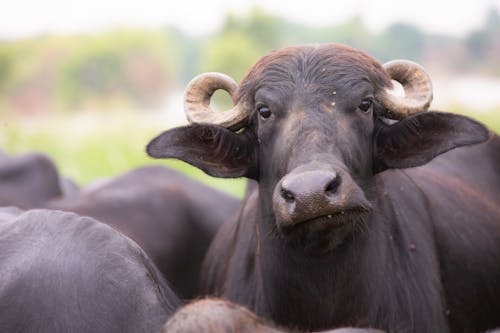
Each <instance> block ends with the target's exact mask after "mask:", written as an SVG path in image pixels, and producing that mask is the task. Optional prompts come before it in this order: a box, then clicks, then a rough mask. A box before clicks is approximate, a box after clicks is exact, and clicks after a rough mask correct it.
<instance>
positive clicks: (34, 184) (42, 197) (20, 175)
mask: <svg viewBox="0 0 500 333" xmlns="http://www.w3.org/2000/svg"><path fill="white" fill-rule="evenodd" d="M75 189H76V185H75V184H74V183H72V182H71V181H70V180H67V179H63V178H61V177H59V173H58V171H57V168H56V166H55V164H54V163H53V161H52V160H51V159H50V158H49V157H47V156H46V155H44V154H40V153H30V154H24V155H18V156H13V155H8V154H6V153H3V152H1V151H0V206H18V207H22V208H35V207H40V206H42V205H43V204H44V203H45V202H46V201H48V200H51V199H54V198H58V197H60V196H63V195H64V194H66V193H68V192H74V191H75Z"/></svg>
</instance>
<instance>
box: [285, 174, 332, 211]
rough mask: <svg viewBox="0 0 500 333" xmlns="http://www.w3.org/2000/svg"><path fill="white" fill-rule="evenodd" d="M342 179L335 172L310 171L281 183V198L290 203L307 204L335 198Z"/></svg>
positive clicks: (290, 177) (289, 177) (287, 178)
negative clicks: (326, 198)
mask: <svg viewBox="0 0 500 333" xmlns="http://www.w3.org/2000/svg"><path fill="white" fill-rule="evenodd" d="M340 183H341V179H340V177H339V175H338V174H337V173H335V172H333V171H309V172H302V173H299V174H295V175H289V176H287V177H286V178H285V179H283V181H282V182H281V188H280V196H281V197H282V198H283V199H284V200H285V201H286V202H288V203H299V204H300V203H305V202H308V201H313V200H321V199H324V198H325V197H331V196H334V195H335V194H336V193H337V190H338V188H339V186H340Z"/></svg>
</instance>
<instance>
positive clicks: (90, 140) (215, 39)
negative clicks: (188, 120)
mask: <svg viewBox="0 0 500 333" xmlns="http://www.w3.org/2000/svg"><path fill="white" fill-rule="evenodd" d="M498 36H500V15H499V13H498V12H497V11H495V10H491V11H490V13H489V16H488V19H487V20H486V22H485V23H484V25H483V26H482V27H481V28H480V29H478V30H476V31H474V32H471V33H470V34H469V35H467V36H465V37H462V38H457V37H450V36H445V35H434V34H427V33H425V32H423V31H421V30H419V29H418V28H417V27H415V26H412V25H408V24H406V23H396V24H393V25H392V26H390V27H388V28H387V29H386V30H385V31H383V32H381V33H373V32H370V31H369V30H368V29H367V28H366V27H365V25H364V24H363V21H362V20H361V19H360V18H359V17H353V18H352V19H351V20H348V21H346V22H344V23H343V24H341V25H335V26H325V27H321V28H312V27H308V26H304V25H302V24H298V23H296V22H290V21H287V20H285V19H283V18H281V17H278V16H274V15H271V14H269V13H267V12H264V11H262V10H261V9H259V8H254V9H253V10H252V11H251V12H250V13H249V14H248V15H246V16H237V15H235V14H228V15H227V17H226V19H225V23H224V25H223V26H222V28H221V29H220V30H219V31H217V32H216V33H214V34H211V35H205V36H202V37H195V38H193V37H188V36H185V35H183V34H182V33H181V32H179V31H177V30H175V29H173V28H171V27H164V28H163V29H158V30H138V29H135V30H116V31H109V32H107V33H105V34H99V35H68V36H40V37H37V38H32V39H25V40H16V41H0V149H4V150H7V151H8V152H11V153H22V152H26V151H31V150H37V151H42V152H46V153H48V154H49V155H50V156H51V157H53V158H54V159H55V160H56V163H57V164H58V165H59V166H60V168H61V170H62V173H63V174H65V175H67V176H69V177H71V178H73V179H75V180H77V181H78V182H79V183H80V184H87V183H89V182H91V181H93V180H95V179H97V178H101V177H110V176H113V175H117V174H119V173H121V172H124V171H126V170H128V169H130V168H132V167H135V166H139V165H143V164H151V163H164V162H159V161H152V160H151V159H148V158H147V157H146V156H145V153H144V148H143V147H144V145H145V144H146V143H147V141H148V140H149V139H151V138H152V137H153V136H154V135H156V134H158V133H159V132H160V131H162V130H164V129H166V128H168V127H170V126H173V125H176V124H175V123H173V122H170V121H169V120H168V117H164V113H165V112H167V113H168V112H170V111H169V110H162V111H161V112H160V113H158V112H153V111H151V110H157V109H159V108H161V107H163V105H164V102H165V98H166V97H165V95H166V92H173V91H179V90H180V89H182V88H183V87H184V86H185V84H186V83H187V82H188V81H189V80H190V79H191V78H192V77H193V76H195V75H196V74H198V73H200V72H205V71H220V72H224V73H227V74H229V75H231V76H232V77H233V78H235V79H236V80H240V79H241V78H242V77H243V76H244V74H245V73H246V71H247V70H248V68H249V67H250V66H251V65H252V64H253V63H254V62H255V61H256V60H257V59H258V58H259V57H261V56H262V55H264V54H265V53H267V52H269V51H270V50H273V49H276V48H279V47H283V46H286V45H292V44H303V43H321V42H340V43H345V44H349V45H351V46H353V47H356V48H359V49H362V50H364V51H367V52H368V53H370V54H372V55H374V56H375V57H376V58H378V59H379V60H380V61H382V62H384V61H387V60H390V59H397V58H407V59H412V60H414V61H417V62H419V63H422V64H423V65H424V66H426V67H427V68H429V69H430V72H433V70H434V71H437V72H439V73H448V74H450V75H456V74H463V73H475V74H487V75H490V76H491V75H497V76H498V75H500V38H498ZM137 110H140V111H141V112H137ZM451 111H454V112H461V113H465V114H469V115H471V116H473V117H475V118H478V119H480V120H481V121H484V122H486V123H487V124H488V125H489V126H490V127H491V128H492V129H494V130H496V131H497V132H500V119H499V118H500V117H499V113H500V111H499V110H495V109H492V110H486V111H485V110H483V112H482V113H477V112H474V111H475V110H469V109H463V108H462V107H461V106H457V108H454V109H453V110H451ZM167 164H168V165H170V166H172V167H174V168H177V169H180V170H183V171H184V172H186V173H188V174H190V175H192V176H193V177H195V178H198V179H200V180H202V181H204V182H207V183H209V184H215V186H218V187H219V188H222V189H224V190H226V191H228V192H230V193H233V194H235V195H242V193H243V183H244V182H243V181H242V180H239V181H237V182H231V181H227V180H222V181H220V180H214V179H212V178H208V177H206V176H204V175H203V174H202V173H201V172H200V171H198V170H195V169H194V168H191V167H188V166H186V165H185V164H183V163H180V162H172V161H170V162H167Z"/></svg>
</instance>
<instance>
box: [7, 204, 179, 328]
mask: <svg viewBox="0 0 500 333" xmlns="http://www.w3.org/2000/svg"><path fill="white" fill-rule="evenodd" d="M0 267H1V270H0V332H26V333H31V332H33V333H35V332H36V333H45V332H47V333H49V332H50V333H53V332H106V333H109V332H120V333H123V332H134V333H135V332H159V331H160V330H161V328H162V326H163V324H164V323H165V321H166V320H167V319H168V318H169V316H170V315H171V314H172V313H173V312H174V311H175V310H176V309H177V307H178V306H180V301H179V299H178V298H177V297H176V296H175V294H174V293H173V292H172V291H171V290H170V289H169V287H168V285H167V283H166V282H165V281H164V280H163V278H162V276H161V274H160V273H159V272H158V270H157V269H156V268H155V266H154V264H153V263H152V262H151V261H150V260H149V259H148V257H147V256H146V254H145V253H144V252H143V251H142V250H141V249H140V248H139V246H138V245H137V244H136V243H134V242H133V241H131V240H130V239H129V238H127V237H125V236H123V235H122V234H120V233H119V232H117V231H116V230H114V229H112V228H111V227H109V226H107V225H105V224H102V223H100V222H97V221H96V220H94V219H91V218H88V217H81V216H78V215H75V214H73V213H67V212H61V211H50V210H32V211H27V212H23V211H21V210H19V209H17V208H1V209H0Z"/></svg>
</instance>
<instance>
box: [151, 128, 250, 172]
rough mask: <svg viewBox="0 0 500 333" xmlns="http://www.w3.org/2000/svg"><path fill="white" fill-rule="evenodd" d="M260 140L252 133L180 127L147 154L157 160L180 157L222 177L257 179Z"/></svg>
mask: <svg viewBox="0 0 500 333" xmlns="http://www.w3.org/2000/svg"><path fill="white" fill-rule="evenodd" d="M256 147H257V140H255V137H254V135H253V134H251V133H250V131H243V132H241V133H234V132H232V131H230V130H228V129H226V128H224V127H221V126H217V125H208V124H206V125H205V124H193V125H190V126H184V127H177V128H173V129H171V130H168V131H166V132H163V133H162V134H160V135H158V136H157V137H156V138H154V139H153V140H151V142H150V143H149V144H148V145H147V147H146V151H147V153H148V155H149V156H151V157H155V158H177V159H180V160H182V161H184V162H187V163H189V164H191V165H194V166H195V167H197V168H200V169H201V170H203V171H205V172H206V173H207V174H209V175H211V176H215V177H222V178H236V177H243V176H245V177H248V178H254V179H256V178H257V171H256V170H258V168H257V158H256V157H257V154H256V151H257V149H256Z"/></svg>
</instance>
